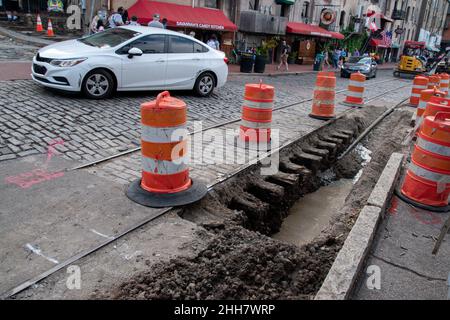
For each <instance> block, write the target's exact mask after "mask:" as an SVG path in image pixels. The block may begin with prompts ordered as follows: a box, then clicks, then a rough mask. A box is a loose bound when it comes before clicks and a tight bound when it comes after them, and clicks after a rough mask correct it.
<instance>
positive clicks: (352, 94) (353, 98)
mask: <svg viewBox="0 0 450 320" xmlns="http://www.w3.org/2000/svg"><path fill="white" fill-rule="evenodd" d="M365 81H366V76H365V75H363V74H362V73H360V72H356V73H352V75H351V76H350V81H349V83H348V88H347V91H348V93H347V96H346V98H345V101H344V103H345V104H348V105H352V106H362V105H364V82H365Z"/></svg>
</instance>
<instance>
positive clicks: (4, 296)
mask: <svg viewBox="0 0 450 320" xmlns="http://www.w3.org/2000/svg"><path fill="white" fill-rule="evenodd" d="M394 80H397V81H398V79H394ZM389 81H393V80H387V81H380V82H377V83H384V82H389ZM377 83H373V84H377ZM408 85H409V84H407V85H403V86H400V87H396V88H393V89H390V90H387V91H385V92H383V93H381V94H377V95H375V96H373V97H370V98H369V99H367V100H365V103H369V102H371V101H373V100H375V99H377V98H379V97H382V96H384V95H386V94H387V93H391V92H393V91H396V90H398V89H401V88H404V87H406V86H408ZM345 91H347V90H346V89H345V90H344V89H343V90H339V91H338V92H339V93H341V92H345ZM311 100H312V99H305V100H302V101H300V102H297V103H294V104H290V105H285V106H282V107H279V108H276V109H274V110H280V109H285V108H289V107H291V106H294V105H298V104H300V103H303V102H308V101H311ZM405 100H406V99H404V100H402V101H401V102H399V103H397V104H396V106H395V107H397V106H399V105H400V104H401V103H403V102H404V101H405ZM392 109H393V108H392ZM351 110H353V109H351V108H350V109H348V110H345V111H344V112H342V113H341V114H340V115H338V116H337V117H336V118H335V119H331V120H328V121H326V122H324V124H323V125H322V126H321V127H319V128H317V129H315V130H313V131H312V132H311V133H309V134H312V133H314V132H316V131H317V130H319V129H320V128H322V127H323V126H325V125H328V124H330V123H332V122H334V121H335V120H336V119H339V118H341V117H343V116H344V115H345V114H347V113H348V112H350V111H351ZM237 121H240V119H238V120H231V121H227V122H224V123H222V124H220V125H215V126H213V128H217V127H220V126H224V125H227V124H230V123H234V122H237ZM209 129H211V128H206V129H204V130H202V131H205V130H209ZM198 132H201V131H197V132H192V133H190V134H191V135H192V134H195V133H198ZM297 140H298V138H294V139H292V140H290V141H288V142H286V143H284V144H283V145H282V146H279V147H278V148H276V149H273V150H270V151H268V152H266V153H264V154H262V155H260V156H258V157H256V158H255V159H253V160H251V161H249V162H248V163H247V164H245V165H243V166H241V167H239V168H238V169H236V170H234V171H232V172H230V173H229V174H227V175H225V176H223V177H222V179H220V180H218V181H216V182H214V183H212V184H210V185H208V191H210V190H212V189H214V187H215V186H217V185H219V184H221V183H223V182H225V181H227V180H229V179H231V178H232V177H234V176H236V175H237V174H239V173H240V172H242V171H244V170H246V169H248V168H249V167H251V166H252V165H255V164H256V163H257V162H258V161H260V160H261V159H262V158H265V157H268V156H270V155H272V154H273V153H275V152H278V151H280V150H281V149H283V148H285V147H287V146H289V145H291V144H293V143H294V142H295V141H297ZM139 149H140V148H136V149H135V150H134V151H131V150H128V151H127V152H122V153H120V154H116V155H114V156H111V157H107V158H104V159H100V160H99V161H97V162H95V163H88V164H85V165H81V166H78V167H75V168H72V169H69V170H76V169H81V168H86V167H89V166H92V165H95V164H97V163H100V162H105V161H108V160H111V159H114V158H117V157H119V156H121V155H124V154H129V153H131V152H135V151H139ZM172 209H174V207H167V208H162V209H159V210H157V211H156V212H154V213H153V214H152V215H150V216H149V217H147V218H145V219H143V220H142V221H140V222H137V223H135V224H133V225H132V226H130V227H129V228H127V229H126V230H124V231H122V232H121V233H119V234H118V235H116V236H114V237H112V238H109V239H107V240H105V241H104V242H102V243H100V244H98V245H96V246H95V247H93V248H91V249H87V250H85V251H82V252H80V253H78V254H76V255H74V256H72V257H70V258H68V259H66V260H65V261H63V262H61V263H59V264H57V265H56V266H54V267H53V268H51V269H49V270H47V271H45V272H43V273H41V274H39V275H37V276H36V277H33V278H32V279H29V280H27V281H25V282H23V283H21V284H19V285H17V286H16V287H14V288H13V289H11V290H9V291H7V292H4V293H3V294H1V295H0V298H1V299H8V298H11V297H12V296H14V295H16V294H18V293H20V292H22V291H24V290H26V289H27V288H29V287H31V286H33V285H35V284H36V283H38V282H40V281H42V280H44V279H46V278H48V277H49V276H51V275H52V274H54V273H56V272H58V271H59V270H61V269H63V268H65V267H67V266H69V265H71V264H72V263H74V262H76V261H78V260H80V259H82V258H85V257H87V256H89V255H91V254H92V253H94V252H96V251H98V250H100V249H101V248H103V247H105V246H107V245H109V244H111V243H113V242H114V241H116V240H118V239H120V238H122V237H124V236H126V235H127V234H129V233H131V232H133V231H134V230H136V229H139V228H140V227H143V226H145V225H146V224H147V223H149V222H151V221H153V220H155V219H156V218H158V217H160V216H162V215H164V214H165V213H167V212H169V211H170V210H172Z"/></svg>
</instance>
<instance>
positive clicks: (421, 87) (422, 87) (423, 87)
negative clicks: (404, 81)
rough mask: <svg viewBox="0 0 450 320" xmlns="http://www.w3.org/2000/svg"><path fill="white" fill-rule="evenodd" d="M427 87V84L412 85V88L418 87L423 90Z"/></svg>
mask: <svg viewBox="0 0 450 320" xmlns="http://www.w3.org/2000/svg"><path fill="white" fill-rule="evenodd" d="M427 88H428V86H421V85H417V84H416V85H413V89H420V90H425V89H427Z"/></svg>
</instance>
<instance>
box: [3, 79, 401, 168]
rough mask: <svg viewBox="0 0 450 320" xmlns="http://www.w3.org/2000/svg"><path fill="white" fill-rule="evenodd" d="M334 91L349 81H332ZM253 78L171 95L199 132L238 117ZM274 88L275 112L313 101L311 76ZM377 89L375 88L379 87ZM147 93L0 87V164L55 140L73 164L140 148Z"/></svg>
mask: <svg viewBox="0 0 450 320" xmlns="http://www.w3.org/2000/svg"><path fill="white" fill-rule="evenodd" d="M391 72H392V71H390V70H380V71H379V75H378V78H377V79H376V80H369V81H368V83H367V86H368V88H369V89H368V90H367V92H368V93H367V95H368V96H370V95H372V94H375V93H377V92H378V91H377V90H378V89H379V88H380V89H381V90H388V89H389V88H390V86H391V85H392V82H387V83H383V84H380V85H379V86H377V88H370V83H371V82H370V81H373V82H375V81H376V82H380V80H388V79H391V78H392V73H391ZM337 79H338V81H337V90H340V89H344V88H346V86H347V83H348V80H347V79H341V78H337ZM259 80H260V78H259V77H257V76H235V77H230V79H229V81H228V83H227V84H226V86H225V87H223V88H220V89H218V90H217V91H216V92H215V93H214V94H213V95H212V96H211V97H210V98H199V97H196V96H194V95H193V94H191V93H190V92H175V93H174V95H175V96H177V97H178V98H180V99H183V100H184V101H185V102H186V103H187V105H188V110H189V111H188V114H189V124H190V126H191V125H192V121H196V120H202V121H203V127H208V126H211V125H213V124H217V123H220V122H224V121H226V120H230V119H234V118H236V117H239V116H240V108H241V103H242V99H243V89H244V85H245V83H250V82H259ZM263 81H264V82H265V83H268V84H272V85H274V86H275V88H276V102H275V107H279V106H283V105H287V104H292V103H297V102H299V101H301V100H303V99H309V98H311V97H312V90H313V87H314V81H315V74H312V73H311V74H302V75H297V76H294V75H286V76H279V77H264V78H263ZM378 87H379V88H378ZM156 94H157V92H151V93H142V92H136V93H117V94H116V95H115V97H114V98H111V99H107V100H100V101H98V100H89V99H86V98H84V97H82V96H80V95H73V94H64V93H60V92H54V91H50V90H47V89H44V88H42V87H40V86H38V85H37V84H35V83H34V82H32V81H31V80H16V81H2V82H0V95H1V96H2V99H1V100H0V107H1V108H2V110H3V112H2V114H1V115H0V132H1V136H0V161H2V160H8V159H14V158H17V157H23V156H27V155H31V154H37V153H45V152H47V147H48V145H49V144H52V143H54V140H55V139H58V141H60V142H61V140H62V141H64V143H58V144H56V146H55V148H56V149H57V150H58V151H59V152H61V153H64V155H65V156H66V157H68V158H69V159H72V160H81V161H86V160H87V161H90V160H94V159H99V158H102V157H105V156H108V155H111V154H115V153H117V152H121V151H125V150H127V149H129V148H133V147H136V146H138V145H139V134H140V130H139V129H140V116H139V106H140V104H141V103H143V102H145V101H149V100H152V99H154V98H155V95H156Z"/></svg>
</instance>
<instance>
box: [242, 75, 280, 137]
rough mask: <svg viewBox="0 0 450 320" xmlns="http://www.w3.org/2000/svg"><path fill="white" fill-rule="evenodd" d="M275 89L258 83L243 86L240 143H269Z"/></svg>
mask: <svg viewBox="0 0 450 320" xmlns="http://www.w3.org/2000/svg"><path fill="white" fill-rule="evenodd" d="M274 96H275V88H274V87H273V86H270V85H267V84H263V83H259V84H254V83H249V84H246V85H245V93H244V105H243V106H242V119H241V126H240V130H239V137H240V139H241V141H246V142H269V141H270V127H271V123H272V109H273V100H274Z"/></svg>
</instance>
